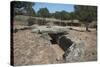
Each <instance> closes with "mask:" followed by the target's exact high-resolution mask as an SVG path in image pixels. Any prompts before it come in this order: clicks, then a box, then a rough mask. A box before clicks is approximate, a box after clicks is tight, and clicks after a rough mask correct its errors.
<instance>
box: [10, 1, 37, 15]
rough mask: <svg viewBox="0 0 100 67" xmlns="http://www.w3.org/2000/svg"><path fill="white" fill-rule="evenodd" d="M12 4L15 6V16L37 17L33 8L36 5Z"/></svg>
mask: <svg viewBox="0 0 100 67" xmlns="http://www.w3.org/2000/svg"><path fill="white" fill-rule="evenodd" d="M11 3H12V5H13V10H14V15H22V14H23V15H35V11H34V9H33V8H32V6H34V4H35V3H32V2H24V1H12V2H11ZM25 11H26V12H25ZM24 12H25V13H24Z"/></svg>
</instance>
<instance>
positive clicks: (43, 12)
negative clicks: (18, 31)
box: [13, 1, 97, 31]
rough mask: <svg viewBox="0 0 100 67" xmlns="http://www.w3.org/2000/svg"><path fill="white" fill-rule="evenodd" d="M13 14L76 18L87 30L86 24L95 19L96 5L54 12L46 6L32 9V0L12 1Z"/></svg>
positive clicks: (61, 18) (62, 18) (78, 6)
mask: <svg viewBox="0 0 100 67" xmlns="http://www.w3.org/2000/svg"><path fill="white" fill-rule="evenodd" d="M13 5H14V6H13V7H14V15H15V16H16V15H28V16H35V17H44V18H56V19H60V20H72V22H73V19H78V20H80V21H82V22H83V24H85V26H86V31H89V30H88V25H89V23H91V22H92V21H97V7H96V6H86V5H85V6H82V5H75V6H74V9H75V11H74V12H67V11H64V10H62V11H56V12H55V13H50V12H49V10H48V9H47V8H40V9H39V10H38V11H37V12H35V10H34V5H35V3H32V2H22V1H13Z"/></svg>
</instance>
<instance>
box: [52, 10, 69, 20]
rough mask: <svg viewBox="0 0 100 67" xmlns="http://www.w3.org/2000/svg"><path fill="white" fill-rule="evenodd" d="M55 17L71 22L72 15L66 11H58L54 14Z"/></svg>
mask: <svg viewBox="0 0 100 67" xmlns="http://www.w3.org/2000/svg"><path fill="white" fill-rule="evenodd" d="M53 16H54V18H56V19H61V20H69V19H70V14H69V13H68V12H66V11H61V12H58V11H56V12H55V13H54V14H53Z"/></svg>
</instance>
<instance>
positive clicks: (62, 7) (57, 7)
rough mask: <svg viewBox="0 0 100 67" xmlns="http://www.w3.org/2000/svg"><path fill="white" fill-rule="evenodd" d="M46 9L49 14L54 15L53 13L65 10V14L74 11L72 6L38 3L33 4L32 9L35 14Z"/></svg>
mask: <svg viewBox="0 0 100 67" xmlns="http://www.w3.org/2000/svg"><path fill="white" fill-rule="evenodd" d="M45 7H46V8H47V9H48V10H49V11H50V13H54V12H55V11H62V10H65V11H67V12H73V11H74V5H72V4H54V3H39V2H35V5H34V6H33V9H35V11H36V12H37V11H38V10H39V9H40V8H45Z"/></svg>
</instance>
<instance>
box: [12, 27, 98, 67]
mask: <svg viewBox="0 0 100 67" xmlns="http://www.w3.org/2000/svg"><path fill="white" fill-rule="evenodd" d="M74 29H77V30H80V28H79V27H74ZM83 29H84V28H83ZM13 34H14V44H13V45H14V65H30V64H51V63H62V62H63V60H62V58H61V55H63V53H64V51H63V50H62V49H61V48H60V47H59V46H58V45H56V44H55V45H50V44H51V43H50V41H47V40H45V39H43V38H41V37H40V34H36V33H31V30H20V31H18V32H16V33H13ZM68 36H69V37H72V38H79V39H81V40H82V41H83V42H84V43H85V46H86V48H87V50H86V55H85V57H84V59H85V61H95V60H96V59H97V42H96V41H97V38H96V36H97V35H96V30H95V29H91V32H80V31H76V30H71V31H70V32H69V34H68Z"/></svg>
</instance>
